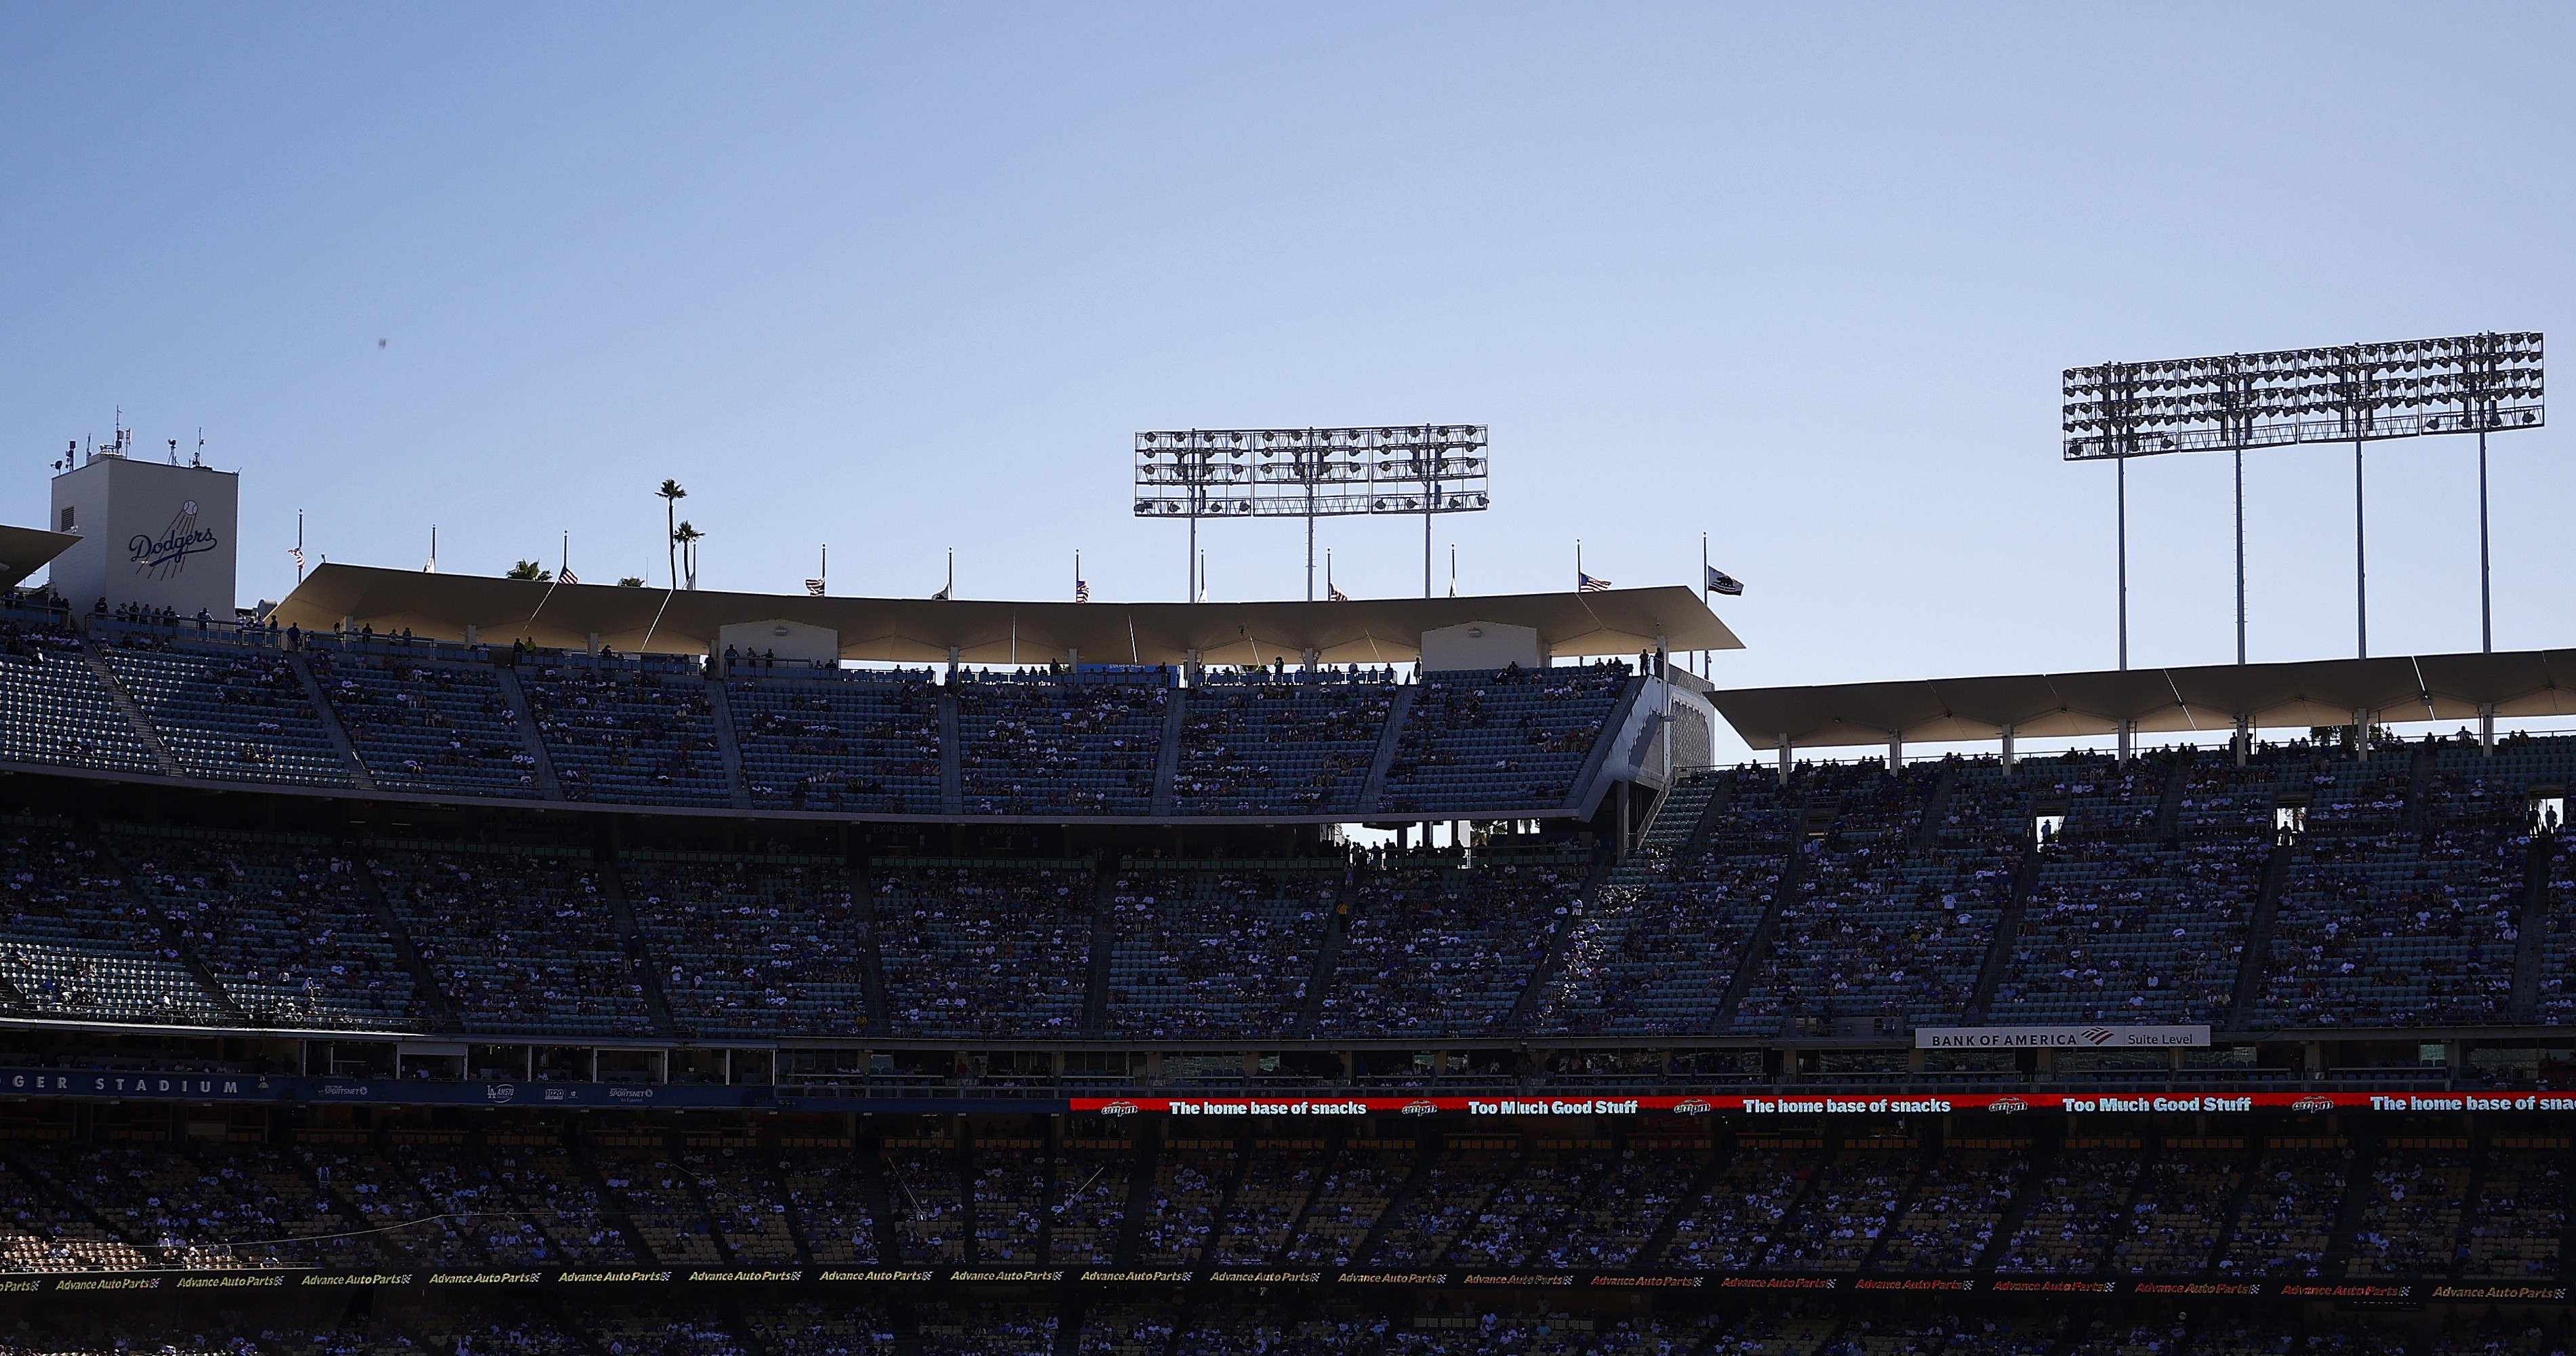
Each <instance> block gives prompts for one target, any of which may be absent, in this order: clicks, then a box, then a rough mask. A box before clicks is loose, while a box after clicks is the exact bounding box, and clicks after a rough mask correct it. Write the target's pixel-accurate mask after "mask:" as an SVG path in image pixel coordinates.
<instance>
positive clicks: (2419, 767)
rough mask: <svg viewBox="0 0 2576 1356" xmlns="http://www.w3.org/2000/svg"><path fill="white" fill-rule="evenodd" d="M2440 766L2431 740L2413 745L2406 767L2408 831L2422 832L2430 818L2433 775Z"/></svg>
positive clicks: (2437, 754)
mask: <svg viewBox="0 0 2576 1356" xmlns="http://www.w3.org/2000/svg"><path fill="white" fill-rule="evenodd" d="M2440 767H2441V755H2440V754H2439V753H2438V752H2436V751H2435V748H2434V746H2433V744H2432V742H2431V741H2429V740H2428V741H2426V742H2424V743H2421V744H2418V745H2416V746H2415V757H2414V758H2413V759H2412V760H2411V761H2410V762H2409V763H2408V764H2407V768H2406V818H2405V821H2404V822H2405V826H2406V831H2407V832H2408V833H2422V832H2423V831H2424V828H2425V825H2426V823H2427V821H2429V820H2430V819H2431V818H2432V811H2433V806H2432V800H2433V777H2434V774H2435V773H2436V772H2438V771H2439V770H2440Z"/></svg>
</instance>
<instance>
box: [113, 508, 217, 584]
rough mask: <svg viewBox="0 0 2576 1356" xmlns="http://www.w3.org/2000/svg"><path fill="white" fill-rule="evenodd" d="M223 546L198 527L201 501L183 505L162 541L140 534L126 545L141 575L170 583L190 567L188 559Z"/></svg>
mask: <svg viewBox="0 0 2576 1356" xmlns="http://www.w3.org/2000/svg"><path fill="white" fill-rule="evenodd" d="M222 544H223V543H222V542H221V541H220V540H218V539H217V538H216V536H215V534H214V532H213V531H212V530H210V529H207V528H202V527H199V526H197V501H196V500H194V499H191V500H189V501H188V502H186V503H184V504H181V505H180V506H179V512H178V513H177V514H176V515H175V516H173V517H172V518H171V519H170V525H169V526H168V527H165V528H163V529H162V530H161V535H160V536H159V537H157V538H156V537H154V536H152V535H151V534H150V533H147V532H137V533H135V534H134V536H133V537H132V538H131V539H130V540H128V541H127V542H126V543H125V549H126V553H127V555H128V556H130V557H131V558H132V559H133V561H134V571H135V573H137V574H145V575H150V576H152V577H154V578H157V579H167V578H169V577H171V576H172V575H175V574H177V573H179V572H180V571H181V570H184V569H186V568H187V567H188V557H190V556H194V555H203V554H205V553H206V552H208V551H212V550H214V549H215V548H216V547H217V546H220V545H222Z"/></svg>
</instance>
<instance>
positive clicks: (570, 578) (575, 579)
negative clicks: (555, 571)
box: [563, 565, 581, 584]
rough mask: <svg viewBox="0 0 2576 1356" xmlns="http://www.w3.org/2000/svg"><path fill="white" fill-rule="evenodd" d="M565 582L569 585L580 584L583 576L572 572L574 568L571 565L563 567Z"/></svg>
mask: <svg viewBox="0 0 2576 1356" xmlns="http://www.w3.org/2000/svg"><path fill="white" fill-rule="evenodd" d="M563 582H565V583H567V584H578V583H580V582H581V576H580V575H577V574H574V573H573V572H572V567H571V566H570V565H566V566H564V567H563Z"/></svg>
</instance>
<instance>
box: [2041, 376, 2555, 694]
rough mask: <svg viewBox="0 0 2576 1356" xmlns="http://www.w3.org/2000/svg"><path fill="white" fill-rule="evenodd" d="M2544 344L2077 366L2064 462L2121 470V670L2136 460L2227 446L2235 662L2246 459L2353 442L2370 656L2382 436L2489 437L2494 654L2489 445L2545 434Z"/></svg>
mask: <svg viewBox="0 0 2576 1356" xmlns="http://www.w3.org/2000/svg"><path fill="white" fill-rule="evenodd" d="M2540 359H2541V345H2540V336H2539V335H2538V334H2536V333H2532V334H2464V335H2456V336H2453V337H2451V338H2447V339H2406V340H2400V341H2398V342H2395V343H2386V344H2345V345H2342V346H2340V347H2336V348H2297V349H2284V350H2282V351H2280V352H2277V353H2231V354H2228V355H2227V356H2225V357H2213V358H2178V359H2172V360H2168V361H2164V362H2146V363H2104V364H2102V365H2101V366H2099V367H2072V368H2068V369H2067V370H2066V377H2065V396H2066V405H2065V434H2066V454H2065V455H2066V460H2068V461H2098V460H2101V459H2103V458H2106V457H2107V458H2112V459H2114V460H2116V461H2117V462H2118V463H2119V468H2120V477H2119V505H2120V507H2119V514H2120V530H2119V551H2120V667H2121V668H2124V669H2125V668H2127V667H2128V666H2129V509H2128V471H2129V458H2131V457H2145V456H2158V455H2162V454H2164V453H2167V452H2204V451H2214V450H2216V449H2219V448H2226V449H2228V450H2230V451H2233V452H2234V453H2235V454H2236V662H2237V663H2239V664H2242V663H2244V662H2245V449H2247V448H2249V447H2279V446H2282V445H2285V444H2289V443H2341V442H2349V443H2351V444H2352V515H2353V539H2352V544H2353V606H2354V612H2355V629H2356V634H2357V638H2358V647H2359V649H2360V652H2361V655H2362V657H2364V658H2368V657H2369V654H2370V593H2369V588H2370V584H2369V571H2368V569H2367V568H2366V565H2367V556H2366V553H2365V550H2364V545H2363V540H2362V498H2361V491H2362V482H2361V447H2362V444H2363V443H2366V442H2375V441H2378V440H2380V439H2385V438H2415V437H2422V436H2425V435H2427V434H2447V433H2475V434H2477V435H2478V617H2479V628H2480V634H2481V636H2482V637H2483V642H2482V643H2483V647H2484V648H2485V649H2486V650H2493V649H2494V648H2495V615H2494V605H2493V599H2494V593H2493V589H2492V587H2491V584H2490V581H2489V578H2488V570H2489V559H2488V550H2487V434H2489V433H2491V432H2500V431H2503V430H2506V429H2520V428H2538V427H2540V426H2541V425H2542V424H2544V423H2546V422H2547V419H2546V413H2547V412H2546V411H2545V410H2544V409H2543V407H2542V404H2541V362H2540Z"/></svg>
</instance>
